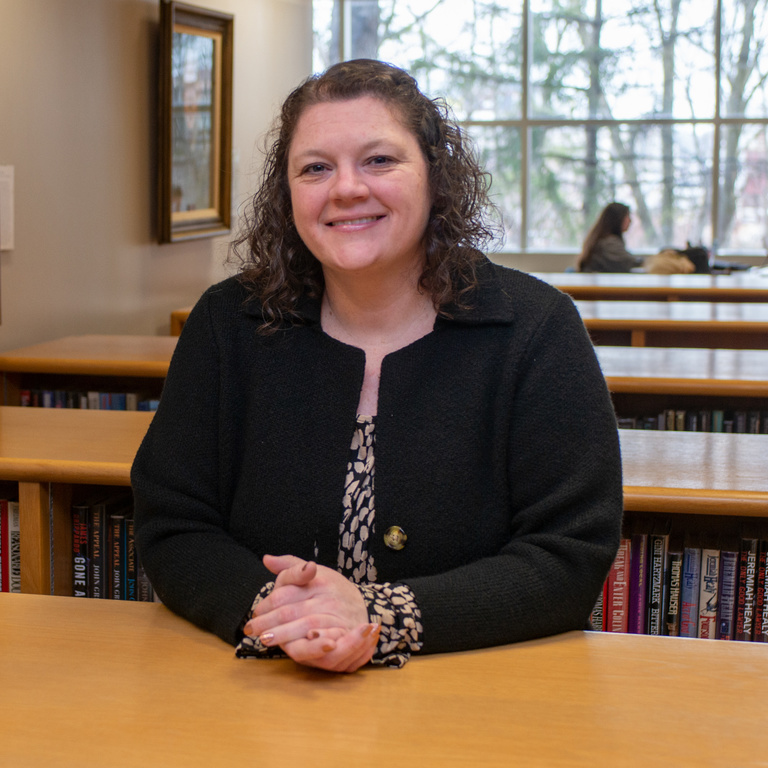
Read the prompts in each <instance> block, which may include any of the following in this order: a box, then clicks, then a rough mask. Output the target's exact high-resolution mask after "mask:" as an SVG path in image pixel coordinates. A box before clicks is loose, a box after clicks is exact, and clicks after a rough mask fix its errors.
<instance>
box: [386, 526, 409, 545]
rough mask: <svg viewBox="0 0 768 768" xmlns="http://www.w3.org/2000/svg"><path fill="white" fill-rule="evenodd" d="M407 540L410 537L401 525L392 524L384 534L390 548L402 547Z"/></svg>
mask: <svg viewBox="0 0 768 768" xmlns="http://www.w3.org/2000/svg"><path fill="white" fill-rule="evenodd" d="M406 541H408V537H407V536H406V535H405V531H404V530H403V529H402V528H401V527H400V526H399V525H392V526H390V527H389V528H387V532H386V533H385V534H384V543H385V544H386V545H387V546H388V547H389V548H390V549H402V548H403V547H404V546H405V542H406Z"/></svg>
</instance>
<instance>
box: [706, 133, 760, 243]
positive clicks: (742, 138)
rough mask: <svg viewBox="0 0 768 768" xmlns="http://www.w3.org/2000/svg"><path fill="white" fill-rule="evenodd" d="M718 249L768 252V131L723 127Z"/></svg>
mask: <svg viewBox="0 0 768 768" xmlns="http://www.w3.org/2000/svg"><path fill="white" fill-rule="evenodd" d="M720 147H721V149H720V196H719V204H720V210H719V212H718V241H719V248H720V249H721V250H722V249H723V248H725V249H726V250H728V251H730V252H734V253H738V252H739V251H741V252H752V253H754V252H755V251H758V252H763V253H766V252H768V128H766V126H764V125H744V126H742V125H726V126H723V134H722V140H721V143H720Z"/></svg>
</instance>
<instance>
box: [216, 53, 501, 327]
mask: <svg viewBox="0 0 768 768" xmlns="http://www.w3.org/2000/svg"><path fill="white" fill-rule="evenodd" d="M361 96H374V97H376V98H378V99H381V100H382V101H384V102H386V103H387V104H388V105H390V106H392V107H394V108H395V109H396V113H397V115H398V116H399V117H400V118H401V120H402V122H403V124H404V126H405V127H406V128H407V129H408V130H409V131H411V132H412V133H413V135H414V136H415V137H416V139H417V140H418V142H419V146H420V147H421V150H422V152H423V153H424V158H425V159H426V162H427V166H428V169H429V185H430V193H431V196H432V208H431V211H430V216H429V221H428V224H427V229H426V233H425V236H424V247H425V265H424V269H423V271H422V273H421V276H420V279H419V285H420V287H421V289H422V290H424V291H426V292H427V293H429V294H430V295H431V297H432V301H433V303H434V304H435V307H436V308H437V309H438V311H440V310H441V309H444V308H445V307H446V306H447V305H449V304H454V305H458V306H461V304H462V301H461V299H462V296H463V295H464V294H465V292H466V291H468V290H469V289H471V287H472V286H474V284H475V283H476V274H475V271H476V267H477V264H478V262H479V260H480V259H481V258H482V257H481V253H480V251H482V250H483V249H484V248H485V247H487V245H488V243H489V242H490V240H491V239H492V238H493V236H494V234H495V228H494V226H493V225H492V224H491V223H490V215H489V214H490V213H491V212H495V206H493V204H492V203H491V201H490V199H489V196H488V186H489V182H490V180H489V176H488V174H486V173H485V172H484V171H483V170H482V169H481V168H480V166H479V164H478V162H477V160H476V159H475V156H474V153H473V151H472V148H471V146H469V144H468V143H467V141H466V139H465V138H464V137H463V136H462V134H461V131H460V130H459V127H458V126H457V125H456V123H455V121H454V120H453V119H452V118H451V117H450V112H449V109H448V107H447V105H446V104H445V102H444V101H442V100H441V99H434V100H433V99H429V98H427V97H426V96H425V95H424V94H423V93H422V92H421V91H420V90H419V88H418V85H417V83H416V80H414V78H413V77H411V75H409V74H408V73H407V72H405V71H404V70H402V69H399V68H398V67H395V66H392V65H391V64H385V63H384V62H381V61H375V60H372V59H357V60H354V61H345V62H342V63H340V64H336V65H334V66H332V67H331V68H330V69H328V70H327V71H326V72H324V73H323V74H320V75H313V76H311V77H309V78H307V79H306V80H305V81H304V82H303V83H302V84H301V85H300V86H299V87H298V88H296V89H295V90H294V91H293V92H292V93H291V94H290V95H289V96H288V98H287V99H286V100H285V102H284V103H283V106H282V109H281V112H280V115H279V117H278V119H277V121H276V123H275V125H274V126H273V128H272V130H271V131H270V133H269V134H268V136H267V141H271V144H270V146H268V148H267V149H266V158H265V163H264V168H263V171H262V180H261V185H260V187H259V190H258V191H257V192H256V194H255V195H254V197H253V198H252V200H251V201H250V204H249V206H248V207H247V209H246V211H245V218H244V224H243V227H242V229H241V231H240V233H239V235H238V236H237V238H236V239H235V240H234V242H233V243H232V248H231V251H230V261H234V262H235V263H237V264H238V265H239V267H240V279H241V280H242V281H243V283H244V284H245V285H246V286H247V287H248V288H249V291H250V294H251V296H252V297H253V298H256V299H258V300H259V302H260V303H261V306H262V313H263V316H264V319H265V322H264V326H263V330H265V331H267V330H269V329H271V328H274V327H276V326H277V325H278V324H279V323H281V322H282V321H283V319H287V320H291V319H293V318H295V308H296V303H297V301H298V299H299V297H300V296H301V295H302V294H304V293H308V294H309V295H314V296H319V295H321V294H322V290H323V273H322V269H321V267H320V264H319V262H318V261H317V260H316V259H315V257H314V256H313V255H312V254H311V253H310V251H309V249H308V248H307V247H306V245H305V244H304V242H303V241H302V240H301V238H300V237H299V234H298V232H297V230H296V226H295V224H294V222H293V215H292V210H291V194H290V189H289V186H288V173H287V167H288V152H289V150H290V146H291V141H292V139H293V136H294V133H295V131H296V126H297V124H298V122H299V118H300V117H301V115H302V114H303V113H304V111H305V110H306V109H307V108H308V107H311V106H313V105H315V104H319V103H325V102H332V101H346V100H350V99H356V98H359V97H361Z"/></svg>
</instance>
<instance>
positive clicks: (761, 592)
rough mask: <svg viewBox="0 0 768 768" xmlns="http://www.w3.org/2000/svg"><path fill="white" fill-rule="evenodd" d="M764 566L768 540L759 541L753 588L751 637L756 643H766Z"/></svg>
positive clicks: (767, 609)
mask: <svg viewBox="0 0 768 768" xmlns="http://www.w3.org/2000/svg"><path fill="white" fill-rule="evenodd" d="M766 567H768V540H766V539H763V540H762V541H761V542H760V554H759V556H758V560H757V588H756V590H755V628H754V631H753V632H752V638H753V640H754V641H755V642H757V643H768V595H766V593H765V590H766Z"/></svg>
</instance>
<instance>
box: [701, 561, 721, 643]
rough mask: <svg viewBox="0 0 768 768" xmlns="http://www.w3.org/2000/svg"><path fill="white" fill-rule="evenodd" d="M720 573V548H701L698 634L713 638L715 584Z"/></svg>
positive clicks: (715, 606) (714, 631) (715, 608)
mask: <svg viewBox="0 0 768 768" xmlns="http://www.w3.org/2000/svg"><path fill="white" fill-rule="evenodd" d="M719 573H720V550H719V549H710V548H704V549H702V550H701V577H700V589H699V624H698V636H699V637H700V638H702V639H704V640H714V639H715V637H716V636H717V585H718V579H719Z"/></svg>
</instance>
